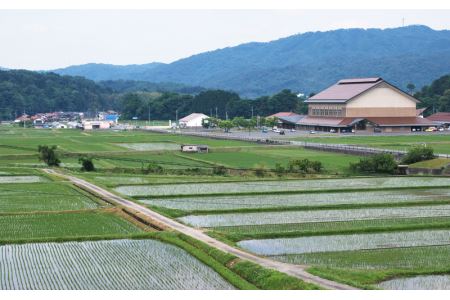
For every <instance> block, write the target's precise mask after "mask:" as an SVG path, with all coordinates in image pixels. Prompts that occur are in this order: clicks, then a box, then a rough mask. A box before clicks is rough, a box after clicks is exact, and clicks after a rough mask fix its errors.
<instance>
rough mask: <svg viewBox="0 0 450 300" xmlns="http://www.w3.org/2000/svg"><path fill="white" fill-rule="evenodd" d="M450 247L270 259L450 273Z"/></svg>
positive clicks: (341, 266) (324, 264)
mask: <svg viewBox="0 0 450 300" xmlns="http://www.w3.org/2000/svg"><path fill="white" fill-rule="evenodd" d="M449 256H450V246H448V245H445V246H424V247H407V248H387V249H371V250H355V251H337V252H318V253H303V254H285V255H277V256H270V257H271V258H273V259H276V260H279V261H283V262H287V263H293V264H306V265H310V266H317V267H325V268H335V269H356V270H359V269H361V270H366V271H369V272H370V271H371V270H388V269H389V270H419V271H422V272H437V271H444V272H445V271H448V270H449V268H450V260H449V259H448V257H449Z"/></svg>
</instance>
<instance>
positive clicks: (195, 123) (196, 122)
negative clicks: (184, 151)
mask: <svg viewBox="0 0 450 300" xmlns="http://www.w3.org/2000/svg"><path fill="white" fill-rule="evenodd" d="M207 118H209V117H208V116H207V115H205V114H201V113H192V114H190V115H188V116H186V117H184V118H182V119H180V120H179V124H180V127H182V128H185V127H202V121H203V120H204V119H207Z"/></svg>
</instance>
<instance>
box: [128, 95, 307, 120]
mask: <svg viewBox="0 0 450 300" xmlns="http://www.w3.org/2000/svg"><path fill="white" fill-rule="evenodd" d="M304 100H305V99H304V98H299V97H297V95H296V94H295V93H293V92H292V91H290V90H282V91H281V92H279V93H277V94H275V95H273V96H264V97H260V98H257V99H254V100H252V99H241V98H240V97H239V95H238V94H236V93H234V92H229V91H223V90H207V91H202V92H200V93H199V94H197V95H195V96H193V95H188V94H178V93H162V94H160V95H155V94H154V93H153V94H152V93H127V94H125V95H123V96H122V97H121V101H120V111H121V113H122V118H123V119H131V118H133V117H138V118H139V119H141V120H147V119H148V118H149V117H150V118H151V119H171V120H175V118H176V117H177V115H178V117H179V118H181V117H182V116H185V115H188V114H190V113H193V112H197V113H204V114H206V115H208V116H211V117H214V118H218V119H232V118H235V117H242V118H243V119H248V118H251V117H256V116H268V115H271V114H274V113H277V112H279V111H280V110H283V111H292V112H297V113H306V112H307V107H306V104H305V103H304Z"/></svg>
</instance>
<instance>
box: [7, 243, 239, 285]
mask: <svg viewBox="0 0 450 300" xmlns="http://www.w3.org/2000/svg"><path fill="white" fill-rule="evenodd" d="M0 257H1V258H2V264H1V268H2V272H1V273H2V276H1V277H0V280H1V281H0V288H1V289H233V287H232V286H231V285H230V284H229V283H228V282H226V281H225V280H224V279H223V278H222V277H220V276H219V275H218V274H217V273H215V272H214V271H213V270H212V269H210V268H209V267H207V266H205V265H203V264H202V263H200V262H199V261H198V260H197V259H195V258H194V257H193V256H191V255H189V254H188V253H186V252H185V251H184V250H182V249H180V248H177V247H175V246H172V245H168V244H165V243H162V242H159V241H155V240H112V241H97V242H69V243H39V244H23V245H7V246H0Z"/></svg>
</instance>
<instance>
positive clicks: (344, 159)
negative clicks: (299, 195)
mask: <svg viewBox="0 0 450 300" xmlns="http://www.w3.org/2000/svg"><path fill="white" fill-rule="evenodd" d="M183 156H184V157H191V158H194V159H198V160H203V161H206V162H211V163H215V164H220V165H224V166H227V167H233V168H255V167H263V168H264V167H265V168H268V169H273V168H274V167H275V165H276V164H277V163H278V164H281V165H283V166H284V167H286V166H287V164H288V162H289V161H290V160H293V159H305V158H308V159H310V160H318V161H320V162H322V164H323V167H324V169H325V172H326V173H348V172H349V170H348V166H349V164H350V163H352V162H356V161H358V159H359V157H358V156H353V155H346V154H339V153H330V152H322V151H311V150H307V149H303V148H291V147H268V148H263V147H256V148H239V149H236V150H235V151H229V152H220V150H219V151H217V152H214V151H213V152H210V153H208V154H194V155H183Z"/></svg>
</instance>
